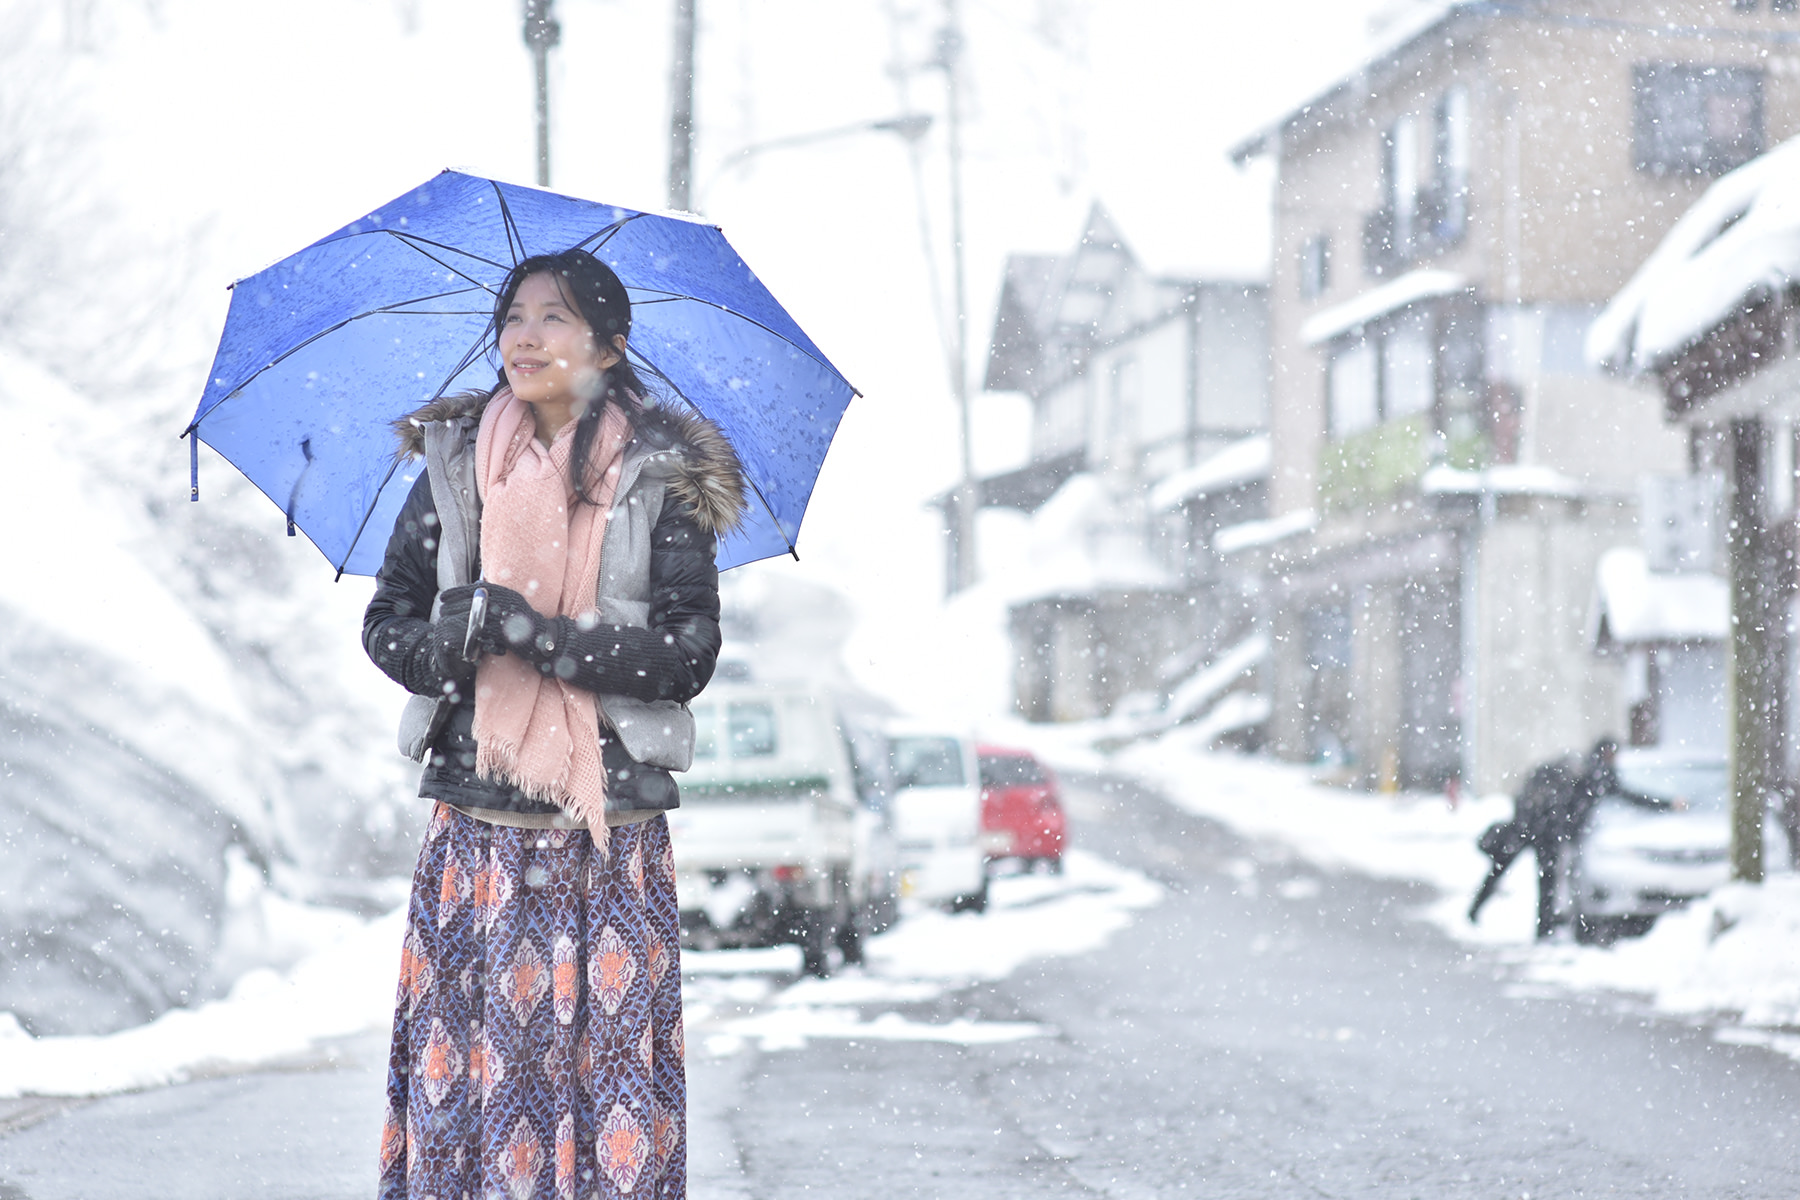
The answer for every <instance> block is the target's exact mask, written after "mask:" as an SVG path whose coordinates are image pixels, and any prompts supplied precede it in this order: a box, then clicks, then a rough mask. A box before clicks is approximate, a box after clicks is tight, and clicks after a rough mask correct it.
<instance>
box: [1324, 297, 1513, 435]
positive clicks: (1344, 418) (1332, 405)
mask: <svg viewBox="0 0 1800 1200" xmlns="http://www.w3.org/2000/svg"><path fill="white" fill-rule="evenodd" d="M1480 331H1481V320H1480V310H1479V308H1478V307H1476V306H1473V305H1470V304H1468V303H1466V302H1464V301H1461V300H1450V301H1444V302H1440V303H1439V304H1436V305H1427V306H1422V307H1416V308H1409V309H1405V310H1403V311H1401V312H1397V313H1395V314H1393V315H1392V316H1390V317H1387V318H1385V319H1383V320H1382V321H1381V322H1380V323H1378V324H1374V325H1370V326H1367V327H1365V328H1364V329H1363V330H1362V332H1361V333H1358V334H1355V335H1353V336H1351V337H1347V338H1344V339H1342V340H1341V341H1339V342H1337V343H1336V344H1335V345H1334V347H1333V348H1332V351H1331V359H1330V363H1329V366H1328V369H1327V376H1326V388H1327V396H1326V420H1327V425H1328V429H1329V432H1330V436H1331V437H1332V438H1333V439H1334V440H1341V439H1343V438H1347V437H1350V436H1352V435H1354V434H1358V433H1361V432H1362V431H1363V430H1365V429H1372V428H1374V427H1375V426H1377V425H1380V424H1382V423H1383V422H1386V421H1400V420H1405V419H1406V418H1409V417H1421V416H1422V417H1426V418H1428V420H1429V424H1430V426H1431V428H1432V429H1433V430H1434V431H1438V432H1442V433H1446V434H1448V435H1451V436H1453V437H1460V438H1463V439H1465V440H1466V439H1467V438H1468V437H1469V435H1470V433H1471V432H1472V431H1471V428H1470V425H1471V421H1472V419H1473V418H1472V417H1471V416H1469V415H1468V410H1472V409H1473V408H1474V406H1475V403H1476V398H1477V393H1478V391H1479V388H1480V384H1481V374H1482V367H1481V346H1480V344H1479V339H1480V336H1481V332H1480Z"/></svg>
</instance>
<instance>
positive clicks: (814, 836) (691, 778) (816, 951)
mask: <svg viewBox="0 0 1800 1200" xmlns="http://www.w3.org/2000/svg"><path fill="white" fill-rule="evenodd" d="M691 708H692V710H693V713H694V721H695V724H696V725H697V727H698V737H697V739H696V743H695V747H694V765H693V767H692V768H691V769H690V770H689V771H688V772H687V773H686V774H685V775H683V776H682V777H681V784H680V786H681V807H680V808H677V809H675V810H674V811H673V812H671V813H670V814H669V830H670V838H671V840H672V842H673V843H674V851H675V872H676V893H677V895H678V896H679V898H680V905H681V926H682V933H683V940H684V941H685V942H686V943H687V944H688V945H689V946H691V947H694V948H699V949H710V948H714V947H721V946H772V945H778V944H780V943H783V942H793V943H797V944H798V945H799V946H800V949H801V953H802V955H803V960H804V963H805V969H806V970H807V972H808V973H810V974H814V975H824V974H826V973H827V972H828V971H829V970H830V949H831V947H832V946H834V945H835V946H836V947H837V948H838V949H839V950H840V951H841V952H842V954H843V958H844V961H846V962H850V963H857V962H861V961H862V952H863V939H864V938H865V937H867V936H869V935H872V934H875V933H879V932H881V931H882V930H883V929H885V928H887V926H888V925H889V924H891V923H892V922H893V920H894V917H895V915H896V910H897V904H898V902H897V893H896V889H897V887H898V868H897V865H896V860H895V851H894V842H893V835H892V834H891V833H890V831H889V825H888V812H887V805H888V794H887V786H886V778H887V777H886V772H885V770H883V769H882V768H883V766H884V764H883V763H882V750H883V746H882V744H881V742H880V740H879V736H878V735H877V734H875V733H874V732H872V731H867V730H863V729H860V728H859V727H858V726H856V725H854V724H853V723H852V722H850V721H849V720H848V719H846V718H845V716H844V715H843V713H842V712H841V711H840V709H839V707H838V705H837V704H836V703H835V702H834V701H833V699H832V698H831V697H830V696H829V695H826V694H824V693H822V692H820V691H817V690H815V689H812V688H808V687H806V686H804V685H760V684H753V683H715V684H714V685H713V686H712V687H710V688H708V689H707V690H706V692H705V693H704V694H703V695H702V696H701V697H700V698H699V699H697V700H695V701H694V702H693V704H692V705H691Z"/></svg>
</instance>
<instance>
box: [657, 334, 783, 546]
mask: <svg viewBox="0 0 1800 1200" xmlns="http://www.w3.org/2000/svg"><path fill="white" fill-rule="evenodd" d="M626 349H627V350H628V351H629V352H630V353H632V354H633V355H636V356H637V360H638V361H639V362H641V363H643V364H644V365H645V366H646V367H649V368H650V373H651V374H652V375H654V376H656V377H657V378H658V379H660V380H662V381H663V382H664V383H665V384H667V385H668V387H669V390H670V391H672V392H674V393H675V394H676V395H677V396H679V397H680V398H681V402H682V403H683V404H685V405H687V406H688V407H689V408H691V409H693V410H694V411H695V412H696V413H699V414H700V416H701V417H703V418H705V419H706V420H709V421H710V420H712V418H711V417H707V416H706V413H705V412H704V411H703V410H702V409H701V407H700V406H699V405H698V404H695V403H694V402H693V401H692V400H689V399H688V398H687V393H686V392H683V391H682V390H681V389H680V388H679V387H677V386H675V381H674V380H673V379H670V378H669V377H668V376H667V375H664V374H663V372H662V368H661V367H659V366H657V365H656V364H655V363H653V362H651V361H650V360H649V359H648V358H646V357H645V356H644V352H643V351H642V350H639V349H638V348H637V347H635V346H631V345H629V344H627V346H626ZM721 432H723V431H721ZM725 440H726V441H727V442H729V441H730V440H731V439H730V438H726V439H725ZM734 450H735V447H734ZM738 465H739V466H740V467H743V468H744V482H745V483H747V484H749V485H750V490H751V491H753V492H755V493H756V498H757V499H758V500H760V501H762V506H763V511H764V512H766V513H768V514H769V522H770V523H771V524H772V525H774V526H775V532H776V533H779V534H780V535H781V544H782V545H784V546H786V547H787V552H788V553H789V554H791V555H793V556H794V561H795V562H799V561H800V552H799V551H798V550H796V549H794V543H793V542H791V541H789V540H788V535H787V530H785V529H783V528H782V527H781V518H780V517H778V516H776V515H775V509H774V507H773V506H771V505H770V504H769V498H768V497H767V496H765V495H763V490H762V488H760V487H758V486H757V485H756V480H754V479H752V478H751V477H750V468H749V467H747V466H744V463H743V460H742V459H739V460H738Z"/></svg>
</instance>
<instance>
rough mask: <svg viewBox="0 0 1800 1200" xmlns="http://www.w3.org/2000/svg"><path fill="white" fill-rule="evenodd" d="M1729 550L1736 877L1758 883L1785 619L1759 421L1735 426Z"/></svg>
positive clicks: (1764, 436)
mask: <svg viewBox="0 0 1800 1200" xmlns="http://www.w3.org/2000/svg"><path fill="white" fill-rule="evenodd" d="M1730 444H1731V464H1730V465H1731V475H1730V483H1729V487H1730V491H1731V496H1730V501H1729V506H1730V507H1729V513H1728V517H1727V525H1726V529H1727V531H1728V534H1727V541H1726V551H1727V557H1728V564H1729V571H1730V575H1731V649H1730V664H1731V667H1730V680H1731V684H1730V691H1729V695H1730V697H1731V701H1730V704H1731V707H1730V710H1729V712H1728V714H1727V718H1728V720H1729V721H1730V728H1731V877H1732V878H1733V879H1741V880H1744V881H1746V882H1749V883H1761V882H1762V877H1763V860H1762V842H1763V809H1764V806H1765V805H1767V803H1768V795H1769V792H1770V789H1771V788H1772V786H1774V785H1775V783H1776V782H1777V781H1776V778H1775V775H1776V772H1775V770H1774V767H1775V763H1774V761H1773V757H1774V756H1773V754H1772V753H1771V751H1772V750H1773V748H1774V746H1775V744H1776V742H1775V730H1774V729H1772V728H1771V724H1772V722H1773V721H1774V719H1775V718H1776V717H1777V716H1778V714H1779V710H1780V704H1779V701H1778V699H1777V697H1778V695H1779V691H1778V689H1779V686H1780V685H1779V681H1778V679H1777V678H1776V673H1777V668H1778V667H1779V666H1780V665H1781V662H1782V659H1781V656H1780V654H1779V646H1780V642H1781V638H1782V631H1781V624H1782V622H1783V614H1782V613H1781V612H1780V611H1779V606H1777V605H1776V604H1774V603H1772V602H1771V601H1772V595H1771V593H1773V592H1774V591H1775V588H1774V587H1773V586H1772V584H1773V583H1774V581H1773V580H1772V579H1771V578H1770V575H1771V569H1770V568H1771V559H1772V557H1773V555H1772V553H1771V552H1772V550H1773V546H1772V544H1771V542H1772V539H1771V538H1770V537H1769V531H1768V525H1769V521H1768V510H1769V502H1768V492H1769V488H1768V456H1769V455H1768V437H1767V432H1766V429H1765V427H1764V425H1763V422H1762V421H1761V420H1759V419H1758V418H1756V417H1739V418H1734V419H1733V420H1732V422H1731V425H1730Z"/></svg>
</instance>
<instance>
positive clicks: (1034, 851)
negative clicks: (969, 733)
mask: <svg viewBox="0 0 1800 1200" xmlns="http://www.w3.org/2000/svg"><path fill="white" fill-rule="evenodd" d="M975 753H976V757H977V758H978V760H979V762H980V768H981V833H982V840H983V841H984V842H985V843H986V847H987V859H988V861H989V862H990V863H992V862H994V861H995V860H997V859H1002V858H1016V859H1019V860H1020V861H1021V862H1022V863H1023V864H1024V865H1025V868H1026V869H1027V870H1030V869H1031V868H1033V867H1035V866H1037V864H1039V863H1044V864H1047V865H1048V866H1049V868H1050V870H1051V871H1052V872H1056V873H1060V872H1061V871H1062V855H1063V841H1064V839H1065V836H1066V831H1067V826H1068V820H1067V818H1066V817H1065V816H1064V815H1063V806H1062V800H1061V799H1060V798H1059V797H1058V796H1057V793H1056V777H1055V776H1054V775H1052V774H1051V773H1050V771H1049V769H1048V768H1047V767H1045V766H1044V765H1043V764H1042V763H1040V762H1039V761H1038V760H1037V759H1036V758H1035V757H1033V756H1032V754H1031V752H1030V751H1029V750H1012V749H1008V748H1006V747H1004V746H977V747H975Z"/></svg>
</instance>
